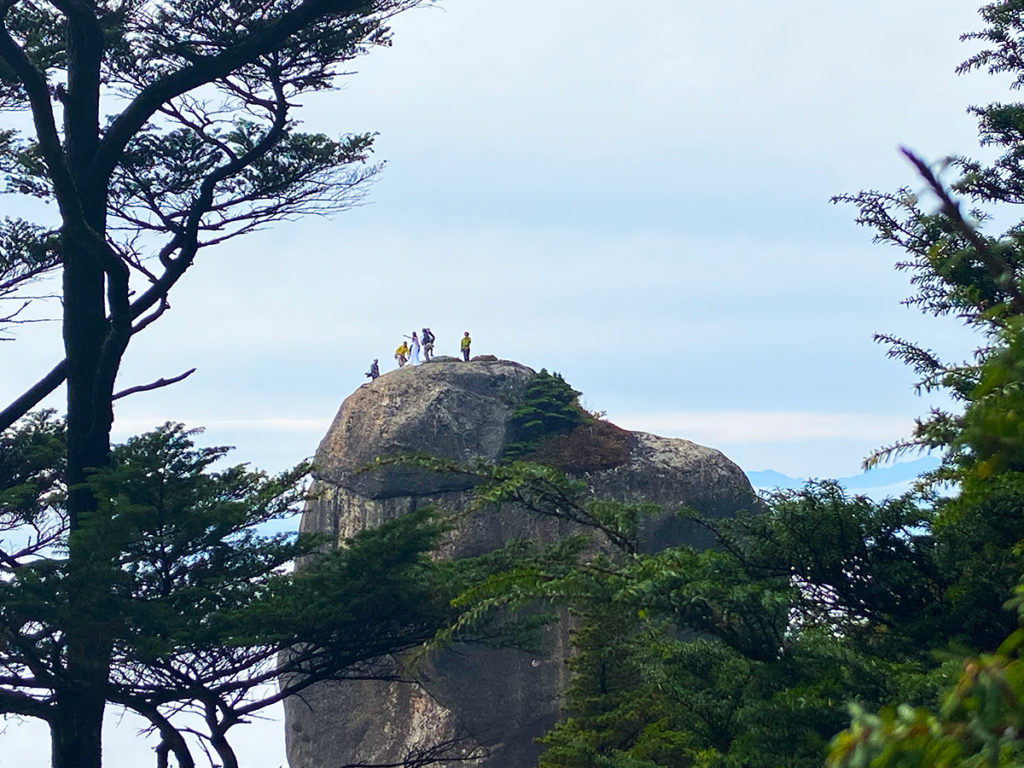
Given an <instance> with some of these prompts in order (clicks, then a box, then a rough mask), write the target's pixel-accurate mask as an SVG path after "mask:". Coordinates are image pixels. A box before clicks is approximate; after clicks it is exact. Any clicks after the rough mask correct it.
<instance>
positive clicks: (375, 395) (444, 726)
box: [285, 360, 755, 768]
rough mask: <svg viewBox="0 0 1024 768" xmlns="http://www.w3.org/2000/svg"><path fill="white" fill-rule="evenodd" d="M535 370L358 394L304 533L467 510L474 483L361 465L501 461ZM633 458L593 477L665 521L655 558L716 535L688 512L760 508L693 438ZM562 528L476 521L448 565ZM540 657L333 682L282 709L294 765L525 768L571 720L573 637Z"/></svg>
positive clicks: (388, 381) (382, 385) (451, 370)
mask: <svg viewBox="0 0 1024 768" xmlns="http://www.w3.org/2000/svg"><path fill="white" fill-rule="evenodd" d="M533 376H534V372H533V371H532V370H531V369H529V368H527V367H525V366H522V365H519V364H518V363H513V362H509V361H503V360H497V361H489V360H487V361H472V362H469V363H464V362H431V363H428V364H424V365H420V366H416V367H411V366H406V367H405V368H402V369H399V370H397V371H393V372H391V373H388V374H385V375H384V376H381V377H380V378H378V379H377V380H376V381H374V382H372V383H371V384H366V385H363V386H362V387H360V388H359V389H357V390H356V391H355V392H354V393H353V394H352V395H350V396H349V397H348V398H347V399H346V400H345V402H344V403H342V406H341V409H340V410H339V411H338V415H337V416H336V417H335V419H334V423H333V424H332V425H331V428H330V430H329V431H328V433H327V436H326V437H325V438H324V440H323V442H321V444H320V448H319V450H318V451H317V454H316V466H317V472H316V480H317V490H318V493H316V494H315V498H314V500H312V501H310V502H309V503H308V504H307V507H306V510H305V512H304V513H303V517H302V522H301V529H302V530H305V531H318V532H329V533H331V534H333V535H334V536H335V537H337V539H338V540H342V539H344V538H346V537H348V536H351V535H353V534H355V533H356V532H358V531H359V530H362V529H364V528H367V527H372V526H375V525H379V524H380V523H381V522H382V521H384V520H388V519H391V518H393V517H396V516H398V515H401V514H404V513H406V512H409V511H412V510H414V509H416V508H417V507H420V506H422V505H424V504H428V503H437V504H439V505H441V506H443V507H444V508H446V509H449V510H452V511H456V510H459V509H462V508H464V507H465V506H466V505H468V503H469V501H470V482H469V481H468V480H466V479H464V478H460V477H456V476H452V475H446V474H437V473H428V472H425V471H422V470H415V469H410V468H403V467H387V468H384V469H382V470H375V471H373V472H360V471H359V470H360V468H362V467H364V466H365V465H366V464H367V463H369V462H371V461H373V459H375V458H377V457H378V456H395V455H402V454H410V453H430V454H432V455H435V456H438V457H441V458H447V459H454V460H458V461H466V460H470V459H475V458H484V459H490V460H493V459H497V458H498V457H499V456H500V455H501V452H502V449H503V447H504V445H505V440H506V432H507V428H508V421H509V418H510V416H511V414H512V412H513V411H514V410H515V408H516V407H517V406H518V405H519V404H520V402H521V401H522V398H523V395H524V392H525V390H526V386H527V384H528V383H529V381H530V379H531V378H532V377H533ZM628 444H629V453H628V459H627V460H625V461H624V462H623V463H621V464H620V465H618V466H615V467H613V468H611V469H604V470H601V471H596V472H590V473H585V474H584V475H583V478H584V479H585V480H586V482H587V485H588V488H589V489H590V490H591V491H592V492H593V493H594V494H595V495H596V496H600V497H603V498H613V499H618V500H621V501H647V502H653V503H655V504H659V505H661V506H662V507H663V508H664V509H665V510H667V511H666V513H665V514H664V515H661V516H659V517H657V518H653V519H650V520H647V521H645V524H644V529H643V541H644V544H645V547H646V548H648V549H650V550H657V549H660V548H663V547H665V546H669V545H672V544H677V543H680V542H688V543H692V544H694V545H697V546H707V545H708V544H710V542H709V541H708V539H707V534H706V533H705V532H704V531H703V530H701V529H697V528H696V527H693V526H690V525H688V524H686V523H685V522H684V521H681V520H678V519H676V518H675V517H674V516H673V515H672V514H671V511H673V510H675V509H678V508H680V507H682V506H689V507H692V508H694V509H697V510H698V511H700V512H701V513H702V514H704V515H706V516H713V517H722V516H728V515H732V514H735V512H736V511H738V510H740V509H750V508H752V506H753V505H754V504H755V499H754V494H753V491H752V490H751V487H750V484H749V482H748V481H747V479H746V476H745V475H744V474H743V472H742V470H740V468H739V467H737V466H736V465H735V464H733V463H732V462H731V461H729V460H728V459H727V458H726V457H725V456H724V455H722V454H721V453H720V452H718V451H715V450H713V449H711V448H705V447H704V446H700V445H696V444H695V443H691V442H689V441H687V440H678V439H669V438H663V437H657V436H655V435H650V434H647V433H643V432H633V433H629V434H628ZM571 531H572V529H571V527H570V526H569V525H568V524H567V523H564V522H561V521H557V520H552V519H549V518H539V517H537V516H536V515H531V514H530V513H528V512H526V511H525V510H517V509H506V508H503V509H502V510H501V512H500V513H492V514H478V515H474V516H472V517H470V518H468V520H467V521H466V523H465V524H464V525H462V526H461V527H460V529H459V530H458V531H457V532H456V534H455V535H454V537H453V538H452V540H451V542H450V543H449V545H448V546H447V547H446V548H447V549H448V552H447V553H446V554H451V555H455V556H459V555H472V554H478V553H481V552H486V551H489V550H491V549H495V548H497V547H499V546H501V545H502V544H503V543H505V542H506V541H508V540H510V539H521V538H532V539H535V540H540V541H552V540H555V539H557V538H561V537H563V536H566V535H568V534H569V533H570V532H571ZM545 642H546V644H547V648H545V651H544V653H542V654H539V655H533V654H529V653H526V652H523V651H517V650H511V649H503V650H494V649H483V648H475V647H467V646H461V647H458V648H455V649H452V650H449V651H445V652H444V653H441V654H437V655H436V657H435V658H434V659H433V660H432V661H431V662H430V664H429V665H428V667H427V668H425V669H422V670H420V671H419V676H420V684H418V685H414V684H409V683H383V682H376V681H362V682H347V683H345V684H342V685H328V684H324V685H320V686H317V687H315V688H313V689H311V690H310V691H309V692H307V693H306V694H305V695H304V696H303V698H302V700H297V699H296V700H288V701H287V702H286V706H285V713H286V737H287V743H288V760H289V763H290V765H291V768H337V766H341V765H346V764H353V763H361V764H374V763H376V764H389V763H397V762H400V761H402V760H404V759H406V758H407V757H409V756H411V755H419V756H422V755H423V754H424V753H426V752H428V751H430V750H438V751H437V753H436V754H437V755H438V756H439V757H447V758H451V757H465V756H470V755H472V756H476V757H477V759H476V760H474V761H473V762H472V763H471V764H473V765H479V766H482V767H484V768H528V767H529V766H531V765H534V764H535V763H536V759H537V756H538V755H539V753H540V748H539V747H538V746H537V745H536V744H534V743H533V740H534V739H535V738H536V737H538V736H540V735H541V734H543V733H544V732H545V731H547V730H548V729H549V728H550V727H551V726H552V725H553V724H554V723H555V722H556V721H557V719H558V717H559V713H560V712H559V707H560V701H559V696H560V692H561V691H562V690H564V687H565V682H566V675H567V671H566V664H565V661H566V659H567V657H568V652H569V647H568V646H569V632H568V627H567V626H565V623H564V622H563V625H560V626H555V627H552V628H551V630H550V631H549V632H548V633H547V637H546V638H545Z"/></svg>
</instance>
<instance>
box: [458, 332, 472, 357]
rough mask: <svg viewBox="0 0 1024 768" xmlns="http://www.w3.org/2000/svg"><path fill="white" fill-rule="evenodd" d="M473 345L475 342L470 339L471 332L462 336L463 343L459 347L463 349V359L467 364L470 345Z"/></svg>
mask: <svg viewBox="0 0 1024 768" xmlns="http://www.w3.org/2000/svg"><path fill="white" fill-rule="evenodd" d="M472 343H473V340H472V339H471V338H469V331H466V332H465V333H464V334H462V342H461V344H460V345H459V346H460V347H461V348H462V359H463V360H465V361H466V362H467V363H468V362H469V345H470V344H472Z"/></svg>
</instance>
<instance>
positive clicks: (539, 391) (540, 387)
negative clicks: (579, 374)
mask: <svg viewBox="0 0 1024 768" xmlns="http://www.w3.org/2000/svg"><path fill="white" fill-rule="evenodd" d="M579 396H580V392H579V391H578V390H575V389H573V388H572V387H571V386H569V384H568V382H566V381H565V379H564V378H562V376H561V374H558V373H548V372H547V370H545V369H543V368H542V369H541V370H540V373H538V374H537V375H536V376H534V377H533V379H531V381H530V383H529V384H528V385H527V387H526V392H525V395H524V397H523V402H522V403H521V404H520V405H519V407H518V408H516V410H515V411H513V412H512V418H511V419H510V420H509V427H508V438H507V439H508V442H507V444H506V446H505V451H504V455H503V458H504V459H505V460H508V461H511V460H517V459H518V460H524V461H534V462H537V463H538V464H546V465H548V466H551V467H555V468H557V469H560V470H562V471H563V472H570V473H581V472H591V471H596V470H601V469H611V468H612V467H616V466H619V465H620V464H623V463H624V462H625V461H627V460H628V458H629V433H628V432H627V431H626V430H624V429H620V428H619V427H616V426H615V425H614V424H611V423H609V422H607V421H604V420H603V419H601V418H599V417H597V416H595V415H594V414H591V413H588V412H587V411H586V410H585V409H584V408H583V406H582V405H580V402H579Z"/></svg>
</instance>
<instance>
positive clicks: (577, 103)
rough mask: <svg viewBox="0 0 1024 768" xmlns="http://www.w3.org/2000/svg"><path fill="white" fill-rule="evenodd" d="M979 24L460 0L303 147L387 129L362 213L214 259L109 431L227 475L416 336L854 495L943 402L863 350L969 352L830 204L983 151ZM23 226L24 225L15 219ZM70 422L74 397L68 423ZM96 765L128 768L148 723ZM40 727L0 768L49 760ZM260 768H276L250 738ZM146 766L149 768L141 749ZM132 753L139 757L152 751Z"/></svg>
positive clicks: (958, 331)
mask: <svg viewBox="0 0 1024 768" xmlns="http://www.w3.org/2000/svg"><path fill="white" fill-rule="evenodd" d="M979 27H980V23H979V19H978V17H977V12H976V9H975V7H974V6H973V4H972V3H970V2H962V0H957V1H954V0H885V1H884V2H883V1H881V0H862V1H861V2H859V3H823V2H821V1H820V0H779V1H778V2H775V3H770V4H762V3H750V2H746V1H745V2H740V1H739V0H719V2H716V3H704V2H702V3H695V2H687V1H686V0H648V1H647V2H645V3H643V4H642V5H640V6H636V9H635V10H633V9H631V7H629V6H627V5H623V4H622V3H618V2H615V3H613V2H609V1H608V0H587V1H586V2H584V0H557V1H556V2H550V1H548V2H541V1H540V0H520V2H517V3H500V2H484V1H481V0H476V1H475V2H474V1H473V0H445V2H443V3H441V4H439V5H437V6H434V7H429V8H423V9H420V10H416V11H413V12H410V13H407V14H405V15H403V16H401V17H399V18H397V19H396V20H395V23H394V29H395V43H394V46H393V47H391V48H387V49H380V50H377V51H375V52H373V53H372V54H370V55H369V56H367V57H365V58H363V59H360V60H359V61H357V62H354V64H353V70H354V74H352V75H351V76H350V77H347V78H346V79H345V80H344V84H343V87H342V89H341V90H340V91H337V92H332V93H329V94H319V95H316V96H311V97H308V98H306V99H305V100H304V101H305V103H304V107H303V110H302V111H301V117H302V118H303V119H304V120H305V127H306V129H308V130H316V131H323V132H326V133H331V134H340V133H347V132H362V131H375V132H377V133H378V134H379V135H378V137H377V143H376V157H377V158H378V159H379V160H382V161H385V162H386V167H385V169H384V171H383V173H382V175H381V177H380V178H379V180H378V181H377V182H376V183H375V184H374V185H373V186H372V187H371V188H370V189H369V193H368V197H367V200H366V201H365V204H364V205H362V206H360V207H358V208H356V209H353V210H350V211H347V212H344V213H342V214H340V215H338V216H336V217H333V218H330V219H303V220H301V221H297V222H291V223H282V224H280V225H275V226H274V227H273V228H271V229H268V230H266V231H264V232H261V233H258V234H256V235H253V236H249V237H247V238H245V239H242V240H237V241H234V242H232V243H229V244H227V245H225V246H223V247H220V248H217V249H215V250H211V251H208V252H205V253H204V254H202V255H201V257H200V259H199V261H198V262H197V264H196V265H195V266H194V267H193V268H192V269H191V270H190V271H189V273H188V274H187V275H186V277H185V278H184V279H183V281H182V283H181V284H180V286H179V287H178V288H176V289H175V293H174V294H172V296H171V310H170V311H169V312H168V313H167V314H166V315H165V316H164V317H163V318H162V319H161V320H160V321H159V322H158V323H157V324H155V325H154V326H153V327H152V328H151V329H149V330H147V331H146V332H145V333H144V334H142V335H140V336H139V337H137V339H136V340H135V341H133V344H132V347H131V348H130V350H129V353H128V356H127V357H126V359H125V362H124V364H123V366H122V370H121V377H120V381H119V386H121V387H128V386H133V385H136V384H141V383H145V382H149V381H153V380H154V379H157V378H160V377H169V376H173V375H176V374H178V373H181V372H182V371H184V370H187V369H188V368H191V367H197V369H198V370H197V372H196V373H195V374H194V375H193V376H192V377H190V378H189V379H187V380H186V381H184V382H182V383H180V384H178V385H176V386H174V387H170V388H167V389H163V390H159V391H155V392H150V393H144V394H140V395H136V396H133V397H130V398H126V399H125V400H123V401H119V402H118V404H117V408H116V419H117V421H116V424H115V430H116V436H117V437H118V438H123V437H125V436H127V435H129V434H133V433H136V432H139V431H142V430H145V429H149V428H151V427H153V426H155V425H157V424H160V423H163V422H164V421H167V420H174V421H183V422H185V423H187V424H189V425H191V426H205V427H206V430H207V431H206V433H205V435H204V438H203V439H204V440H205V441H207V442H208V443H210V444H217V445H225V444H226V445H234V446H236V447H237V450H236V451H235V453H234V454H233V456H234V458H235V460H236V461H239V462H242V461H245V462H251V463H252V464H253V465H254V466H258V467H261V468H265V469H269V470H279V469H283V468H285V467H287V466H290V465H292V464H294V463H296V462H297V461H299V460H301V459H302V458H304V457H307V456H310V455H312V453H313V452H314V451H315V449H316V446H317V444H318V442H319V440H320V439H321V437H322V436H323V435H324V433H325V432H326V430H327V427H328V426H329V424H330V422H331V420H332V418H333V416H334V414H335V412H336V411H337V409H338V406H339V404H340V403H341V401H342V400H343V399H344V398H345V397H346V396H347V395H348V394H349V393H350V392H351V391H352V390H353V389H355V388H356V387H357V386H359V385H360V384H361V383H362V382H363V381H364V380H365V379H364V377H363V372H364V371H366V370H367V368H368V366H369V364H370V361H371V360H372V359H373V358H379V359H380V361H381V368H382V370H383V371H387V370H390V369H392V368H393V367H394V363H393V360H392V353H393V350H394V348H395V347H396V346H397V345H398V344H399V342H400V341H401V338H402V336H403V334H409V333H411V331H412V330H414V329H419V328H422V327H423V326H430V327H431V328H432V329H433V330H434V332H435V334H436V335H437V338H438V341H437V344H436V352H437V353H439V354H455V353H456V351H457V345H458V340H459V338H460V337H461V336H462V333H463V331H467V330H468V331H470V332H471V334H472V337H473V340H474V341H473V352H474V353H476V354H494V355H497V356H498V357H501V358H507V359H513V360H517V361H519V362H522V363H524V364H526V365H529V366H531V367H533V368H536V369H540V368H542V367H543V368H547V369H548V370H553V371H558V372H560V373H562V374H563V376H565V378H566V379H567V380H568V381H569V382H570V383H571V384H572V385H573V386H574V387H576V388H577V389H579V390H582V392H583V393H584V395H583V401H584V404H585V405H586V406H587V407H588V408H590V409H592V410H600V411H605V412H606V413H607V417H608V418H609V419H610V420H612V421H613V422H615V423H617V424H619V425H620V426H623V427H627V428H632V429H643V430H646V431H651V432H655V433H658V434H662V435H666V436H675V437H684V438H687V439H691V440H694V441H696V442H699V443H702V444H705V445H710V446H712V447H715V448H718V449H720V450H722V451H723V452H725V454H726V455H727V456H729V457H730V458H731V459H733V460H734V461H736V462H737V463H738V464H739V465H740V466H741V467H743V468H744V469H746V470H748V471H756V470H767V469H771V470H775V471H778V472H781V473H784V474H787V475H790V476H793V477H833V476H850V475H854V474H856V473H857V472H858V471H859V467H860V463H861V461H862V460H863V459H864V457H865V456H866V455H867V454H868V453H869V452H870V451H871V450H872V449H874V448H877V447H879V446H881V445H884V444H888V443H891V442H893V441H895V440H898V439H900V438H901V437H905V436H907V435H908V434H909V431H910V429H911V426H912V424H913V419H914V417H915V416H917V415H920V414H922V413H925V412H927V410H928V408H929V407H930V406H931V405H932V404H934V403H933V402H932V401H929V400H925V399H921V398H919V397H917V396H915V395H914V393H913V391H912V385H913V375H912V373H911V372H909V371H907V370H905V369H904V368H903V367H902V366H901V365H900V364H899V363H898V362H895V361H892V360H889V359H887V358H886V357H885V350H884V348H882V347H880V346H879V345H877V344H875V343H874V342H873V341H872V336H873V334H874V333H876V332H888V333H894V334H896V335H899V336H904V337H907V338H911V339H916V340H919V341H921V342H922V343H924V344H925V345H926V346H928V347H930V348H932V349H936V350H939V351H941V352H944V353H946V354H948V355H949V356H951V357H959V356H961V355H963V354H966V353H967V352H969V350H970V349H971V348H972V343H973V339H972V338H971V337H970V336H969V335H968V334H967V333H966V331H964V329H962V328H960V327H959V326H958V325H957V324H956V323H955V322H953V321H949V322H941V321H938V320H935V319H932V318H924V317H921V316H919V315H918V314H917V313H916V311H914V310H911V309H907V308H906V307H903V306H901V305H900V304H899V302H900V299H902V298H904V297H905V296H907V295H908V294H909V293H910V286H909V284H908V280H907V275H905V274H900V273H897V272H895V271H894V270H893V262H894V261H895V260H896V259H897V258H898V257H899V253H898V252H896V251H894V250H892V249H886V248H884V247H881V246H876V245H873V244H872V243H871V233H870V232H869V231H867V230H864V229H861V228H858V227H857V226H856V225H855V224H854V217H855V211H854V210H853V209H852V208H850V207H849V206H835V205H832V204H830V202H829V200H830V197H831V196H833V195H836V194H840V193H845V192H856V191H857V190H860V189H866V188H873V189H881V190H893V189H896V188H898V187H900V186H903V185H907V186H910V187H912V188H920V187H921V186H922V185H921V183H920V182H919V181H918V180H917V179H916V178H915V175H914V173H913V171H912V169H911V168H910V167H909V165H908V164H907V163H906V161H905V160H904V159H903V158H901V157H900V155H899V153H898V151H897V148H898V147H899V146H900V145H906V146H908V147H910V148H911V149H913V150H915V151H917V152H919V153H920V154H921V155H922V156H924V157H926V158H929V159H933V160H938V159H940V158H942V157H945V156H948V155H952V154H957V153H968V154H976V153H977V138H976V137H977V131H976V125H975V122H974V120H973V119H972V118H971V117H970V116H969V115H967V114H966V113H965V109H966V108H967V106H968V105H970V104H981V103H987V102H989V101H994V100H999V99H1003V100H1009V99H1011V98H1012V97H1011V96H1009V95H1008V93H1009V91H1008V90H1007V88H1006V86H1007V83H1006V82H1005V81H1000V80H999V79H998V78H993V77H990V76H988V75H986V74H984V73H976V74H970V75H966V76H960V77H958V76H956V75H955V74H954V69H955V67H956V66H957V64H959V63H960V62H961V61H962V60H963V59H965V58H967V56H969V55H970V53H972V52H973V51H974V50H975V48H973V47H972V44H971V43H966V44H965V43H961V42H958V37H959V35H960V34H961V33H963V32H965V31H969V30H973V29H977V28H979ZM5 202H8V203H9V205H8V213H12V212H13V213H16V212H17V206H16V204H15V203H14V202H13V201H5ZM60 356H61V349H60V329H59V327H57V326H56V325H53V324H39V325H34V326H30V327H26V328H24V329H23V330H22V331H20V332H19V339H18V340H17V341H15V342H4V343H2V344H0V371H2V376H0V399H3V401H4V402H7V401H8V400H9V399H11V398H13V397H14V396H16V395H17V394H19V393H20V392H21V391H22V390H23V389H25V388H26V387H27V386H28V385H30V384H31V383H32V382H34V381H35V380H36V379H37V378H38V377H40V376H41V375H42V374H43V373H45V372H46V371H48V370H49V368H50V367H51V366H52V365H53V364H54V363H55V362H56V361H57V360H59V359H60ZM51 404H52V405H53V406H54V407H57V408H58V409H59V408H60V407H61V401H60V398H59V397H56V398H54V399H53V400H52V403H51ZM111 732H112V736H111V738H112V739H117V740H122V741H123V742H124V744H123V745H122V744H121V741H118V742H117V745H116V746H112V747H111V748H110V750H109V754H108V765H110V766H113V768H121V766H128V765H136V764H138V763H137V762H133V761H134V760H136V759H137V758H136V757H135V756H134V753H133V752H132V748H133V746H132V745H134V748H136V749H141V748H142V747H139V745H138V742H137V740H133V739H132V738H130V737H129V736H130V734H131V728H130V727H129V726H127V725H124V724H122V727H120V728H116V729H111ZM29 734H30V729H28V728H26V727H17V728H13V727H12V728H9V729H8V731H7V733H6V734H5V735H4V736H3V737H0V738H2V740H3V741H2V744H3V748H0V768H7V767H8V766H11V767H12V768H13V766H15V765H17V766H29V768H31V767H32V766H42V765H44V764H45V763H46V760H45V757H44V756H43V754H42V753H41V752H40V750H39V746H38V744H34V743H33V739H34V738H36V737H35V736H31V735H29ZM247 741H248V742H249V743H250V744H251V745H252V747H253V757H252V758H251V761H250V762H248V763H247V766H248V768H274V767H275V766H278V765H281V764H282V763H283V760H284V758H283V753H282V751H281V747H280V743H281V739H280V728H279V727H278V726H276V725H274V724H272V723H263V724H260V725H257V726H254V727H253V729H252V731H251V732H250V735H248V736H247ZM144 753H145V750H144V749H143V754H144ZM138 759H145V758H138Z"/></svg>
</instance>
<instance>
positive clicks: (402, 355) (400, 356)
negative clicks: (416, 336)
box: [395, 341, 409, 368]
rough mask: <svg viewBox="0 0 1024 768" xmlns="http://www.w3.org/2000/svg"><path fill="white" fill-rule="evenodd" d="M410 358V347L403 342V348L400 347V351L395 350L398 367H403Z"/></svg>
mask: <svg viewBox="0 0 1024 768" xmlns="http://www.w3.org/2000/svg"><path fill="white" fill-rule="evenodd" d="M408 357H409V345H408V344H406V343H405V342H404V341H403V342H402V346H400V347H399V348H398V349H396V350H395V360H397V361H398V367H399V368H401V367H402V366H403V365H405V361H406V360H407V359H408Z"/></svg>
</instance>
